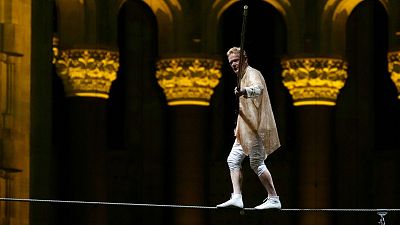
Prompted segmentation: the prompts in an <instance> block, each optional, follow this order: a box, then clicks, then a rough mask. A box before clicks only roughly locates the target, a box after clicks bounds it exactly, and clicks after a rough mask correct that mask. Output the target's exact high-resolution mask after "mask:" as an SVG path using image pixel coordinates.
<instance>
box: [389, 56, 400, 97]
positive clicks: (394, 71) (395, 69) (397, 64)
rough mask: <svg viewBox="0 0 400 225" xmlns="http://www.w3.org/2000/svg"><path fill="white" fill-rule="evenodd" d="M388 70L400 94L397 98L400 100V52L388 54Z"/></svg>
mask: <svg viewBox="0 0 400 225" xmlns="http://www.w3.org/2000/svg"><path fill="white" fill-rule="evenodd" d="M388 70H389V73H390V78H392V81H393V83H394V84H395V85H396V88H397V92H398V93H399V94H398V96H397V98H398V99H400V51H396V52H389V53H388Z"/></svg>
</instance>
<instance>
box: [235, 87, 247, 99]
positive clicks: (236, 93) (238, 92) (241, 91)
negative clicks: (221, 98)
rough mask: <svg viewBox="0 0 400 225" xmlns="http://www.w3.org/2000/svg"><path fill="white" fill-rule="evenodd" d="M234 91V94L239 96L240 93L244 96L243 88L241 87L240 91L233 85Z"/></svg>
mask: <svg viewBox="0 0 400 225" xmlns="http://www.w3.org/2000/svg"><path fill="white" fill-rule="evenodd" d="M234 92H235V95H236V96H238V97H240V96H242V95H244V96H246V90H244V89H241V90H240V91H238V90H237V87H235V90H234Z"/></svg>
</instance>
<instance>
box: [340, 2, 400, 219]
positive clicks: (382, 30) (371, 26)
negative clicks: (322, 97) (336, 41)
mask: <svg viewBox="0 0 400 225" xmlns="http://www.w3.org/2000/svg"><path fill="white" fill-rule="evenodd" d="M387 50H388V16H387V13H386V11H385V8H384V7H383V5H382V4H381V3H380V2H379V1H374V0H366V1H363V2H361V3H360V4H359V5H358V6H357V7H356V8H355V9H354V10H353V12H352V13H351V15H350V17H349V19H348V22H347V27H346V58H347V61H348V63H349V66H348V79H347V81H346V85H345V87H344V88H343V90H342V91H341V93H340V95H339V96H338V101H337V107H336V141H335V143H336V146H335V148H336V154H335V160H336V162H335V166H336V169H335V170H334V171H336V191H335V193H336V194H335V197H334V198H333V199H335V201H336V202H335V203H336V207H337V208H379V207H386V208H390V207H396V206H395V204H396V202H398V200H399V199H398V198H397V201H396V199H395V198H394V197H388V196H395V195H396V194H395V193H396V191H395V190H398V188H399V181H398V180H395V178H394V177H396V176H395V174H394V172H392V171H396V170H398V169H399V168H398V166H397V169H394V168H392V167H396V166H395V165H394V163H395V161H394V159H398V156H399V153H398V152H399V149H398V146H399V139H398V138H396V137H395V136H397V135H396V134H397V133H398V132H396V128H398V127H399V126H400V119H399V118H398V116H396V115H399V113H400V104H399V102H398V100H397V97H396V96H397V93H396V88H395V86H394V84H393V83H392V81H391V80H390V75H389V74H388V71H387ZM396 146H397V147H396ZM396 148H397V149H396ZM384 164H385V165H384ZM390 166H391V167H390ZM385 167H387V168H385ZM384 168H385V169H384ZM382 174H385V175H384V176H382ZM349 187H352V188H349ZM377 193H385V196H387V197H385V198H381V196H380V195H376V198H374V197H371V198H366V197H365V196H375V194H377ZM350 218H351V219H350ZM375 218H376V215H374V216H373V215H371V216H365V215H362V216H361V215H360V216H353V215H352V216H351V217H350V215H349V216H345V215H341V216H340V217H337V218H336V219H337V221H335V224H336V223H337V224H366V223H368V221H371V220H373V219H375ZM350 221H351V222H350Z"/></svg>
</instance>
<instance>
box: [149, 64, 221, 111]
mask: <svg viewBox="0 0 400 225" xmlns="http://www.w3.org/2000/svg"><path fill="white" fill-rule="evenodd" d="M221 65H222V61H220V60H215V59H205V58H168V59H161V60H159V61H158V62H157V72H156V78H157V80H158V84H159V85H160V86H161V87H162V88H163V89H164V93H165V95H166V97H167V101H168V105H170V106H174V105H200V106H208V105H209V104H210V99H211V96H212V94H213V93H214V90H213V89H214V88H215V87H216V86H217V85H218V83H219V78H221V76H222V73H221V71H220V68H221Z"/></svg>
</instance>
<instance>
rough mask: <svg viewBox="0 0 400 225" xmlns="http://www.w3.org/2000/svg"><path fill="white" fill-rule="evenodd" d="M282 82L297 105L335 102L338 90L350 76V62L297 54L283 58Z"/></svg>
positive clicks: (332, 103) (331, 103)
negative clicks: (348, 66)
mask: <svg viewBox="0 0 400 225" xmlns="http://www.w3.org/2000/svg"><path fill="white" fill-rule="evenodd" d="M281 64H282V67H283V72H282V76H283V84H284V85H285V87H287V88H288V89H289V92H290V94H291V95H292V97H293V101H294V103H293V104H294V105H295V106H300V105H329V106H333V105H335V104H336V98H337V95H338V94H339V90H340V89H341V88H342V87H343V86H344V84H345V82H346V79H347V71H346V70H347V63H346V62H345V61H343V60H341V59H334V58H295V59H288V60H282V62H281Z"/></svg>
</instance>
